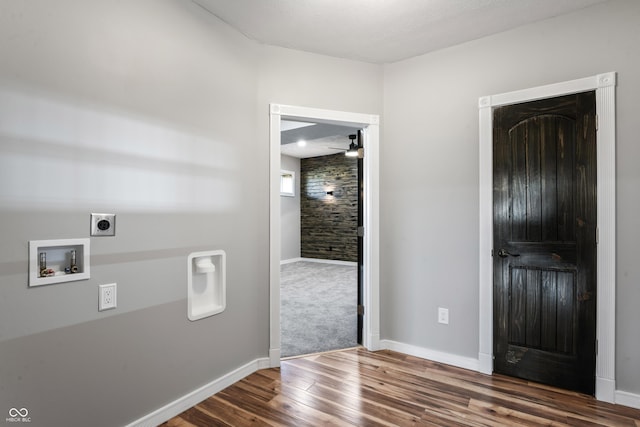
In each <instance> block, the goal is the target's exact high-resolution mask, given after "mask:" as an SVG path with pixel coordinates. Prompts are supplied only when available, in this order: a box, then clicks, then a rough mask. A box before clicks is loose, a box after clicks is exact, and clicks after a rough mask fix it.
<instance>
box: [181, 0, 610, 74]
mask: <svg viewBox="0 0 640 427" xmlns="http://www.w3.org/2000/svg"><path fill="white" fill-rule="evenodd" d="M193 1H194V2H195V3H197V4H199V5H200V6H201V7H202V8H203V9H205V10H206V11H208V12H209V13H212V14H214V15H215V16H217V17H218V18H219V19H221V20H222V21H224V22H226V23H227V24H229V25H231V26H232V27H234V28H236V29H237V30H238V31H240V32H241V33H243V34H244V35H245V36H247V37H248V38H250V39H253V40H256V41H258V42H260V43H264V44H269V45H275V46H281V47H286V48H291V49H297V50H302V51H308V52H314V53H319V54H324V55H329V56H335V57H340V58H349V59H354V60H360V61H366V62H372V63H390V62H395V61H400V60H403V59H407V58H411V57H413V56H417V55H421V54H424V53H427V52H431V51H434V50H438V49H442V48H445V47H449V46H453V45H456V44H460V43H464V42H467V41H470V40H474V39H477V38H480V37H484V36H488V35H491V34H495V33H499V32H501V31H505V30H509V29H511V28H515V27H518V26H521V25H526V24H528V23H531V22H535V21H539V20H543V19H547V18H551V17H553V16H558V15H562V14H566V13H570V12H573V11H575V10H578V9H582V8H584V7H587V6H590V5H593V4H595V3H600V2H603V1H607V0H193Z"/></svg>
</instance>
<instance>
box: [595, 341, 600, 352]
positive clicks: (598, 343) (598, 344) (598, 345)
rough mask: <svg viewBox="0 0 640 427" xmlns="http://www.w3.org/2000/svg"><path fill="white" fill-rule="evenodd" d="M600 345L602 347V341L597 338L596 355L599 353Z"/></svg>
mask: <svg viewBox="0 0 640 427" xmlns="http://www.w3.org/2000/svg"><path fill="white" fill-rule="evenodd" d="M598 347H600V342H599V341H598V340H596V356H597V355H598Z"/></svg>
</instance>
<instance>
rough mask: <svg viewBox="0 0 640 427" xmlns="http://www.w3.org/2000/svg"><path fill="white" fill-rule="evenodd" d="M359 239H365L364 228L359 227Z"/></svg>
mask: <svg viewBox="0 0 640 427" xmlns="http://www.w3.org/2000/svg"><path fill="white" fill-rule="evenodd" d="M358 237H364V227H362V226H360V227H358Z"/></svg>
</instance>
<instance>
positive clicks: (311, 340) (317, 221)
mask: <svg viewBox="0 0 640 427" xmlns="http://www.w3.org/2000/svg"><path fill="white" fill-rule="evenodd" d="M280 125H281V134H280V136H281V138H280V144H281V145H280V146H281V158H280V160H281V164H280V166H281V168H282V169H281V171H280V175H281V178H280V186H281V188H280V218H281V239H280V241H281V265H280V307H281V308H280V332H281V356H282V357H292V356H300V355H303V354H311V353H319V352H323V351H330V350H337V349H344V348H349V347H354V346H356V345H358V344H360V343H361V342H362V322H361V321H360V320H361V316H359V315H358V307H359V306H362V282H361V279H362V275H360V274H358V273H359V271H360V268H359V267H360V266H362V244H361V240H362V237H359V236H358V230H359V227H361V226H362V210H363V208H362V200H363V194H362V189H363V182H362V181H363V179H362V159H360V158H359V156H358V154H359V150H358V149H359V148H361V145H362V142H361V139H362V138H361V129H359V128H356V127H352V126H343V125H336V124H327V123H310V122H302V121H298V120H284V119H282V120H281V122H280ZM360 152H361V151H360Z"/></svg>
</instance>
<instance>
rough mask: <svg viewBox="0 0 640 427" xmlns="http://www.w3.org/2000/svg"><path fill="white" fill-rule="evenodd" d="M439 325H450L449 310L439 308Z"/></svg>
mask: <svg viewBox="0 0 640 427" xmlns="http://www.w3.org/2000/svg"><path fill="white" fill-rule="evenodd" d="M438 323H442V324H445V325H448V324H449V309H448V308H442V307H438Z"/></svg>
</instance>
